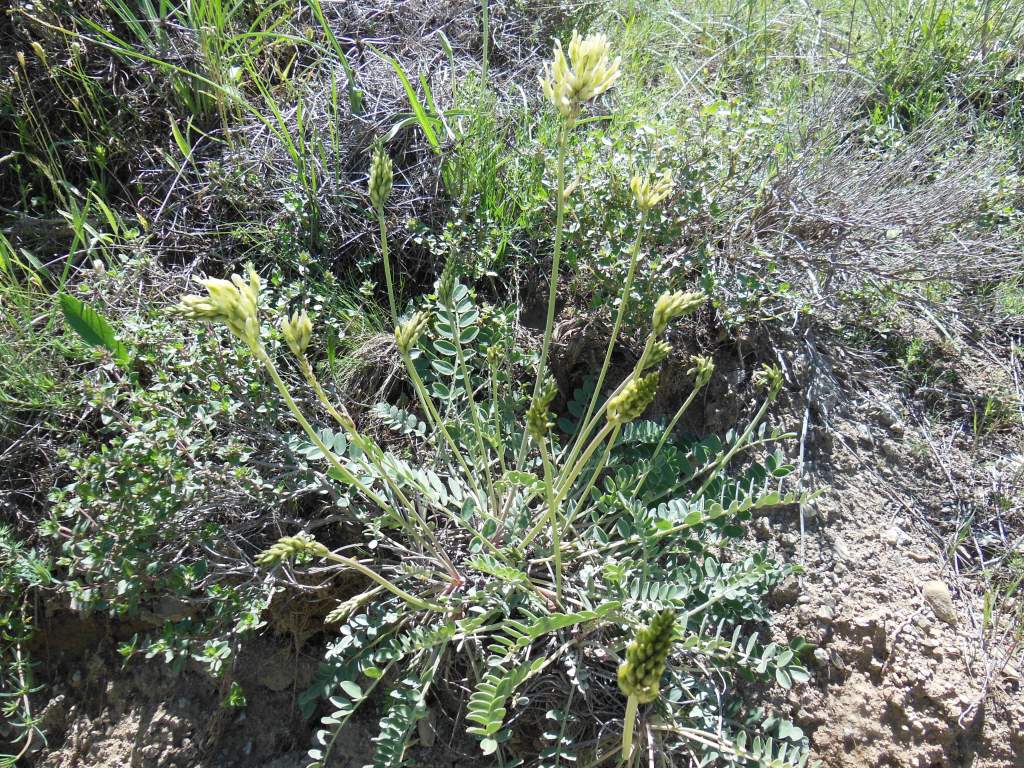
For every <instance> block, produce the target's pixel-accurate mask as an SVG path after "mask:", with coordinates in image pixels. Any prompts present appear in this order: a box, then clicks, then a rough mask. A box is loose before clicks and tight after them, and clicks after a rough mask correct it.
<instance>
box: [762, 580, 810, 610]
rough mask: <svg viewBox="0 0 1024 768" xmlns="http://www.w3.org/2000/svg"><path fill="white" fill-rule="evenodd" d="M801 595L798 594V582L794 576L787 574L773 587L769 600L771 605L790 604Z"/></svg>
mask: <svg viewBox="0 0 1024 768" xmlns="http://www.w3.org/2000/svg"><path fill="white" fill-rule="evenodd" d="M800 597H802V595H801V594H800V582H799V581H797V579H796V576H787V577H786V578H785V580H784V581H783V582H782V583H781V584H779V585H778V586H777V587H775V589H774V591H773V592H772V593H771V596H770V598H769V599H770V601H771V603H772V605H773V606H776V607H778V606H783V605H792V604H793V603H795V602H796V601H797V600H798V599H799V598H800Z"/></svg>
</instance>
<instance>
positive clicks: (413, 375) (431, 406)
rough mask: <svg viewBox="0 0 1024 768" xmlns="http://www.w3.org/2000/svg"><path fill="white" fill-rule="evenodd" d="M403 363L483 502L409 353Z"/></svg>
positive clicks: (464, 461) (466, 465)
mask: <svg viewBox="0 0 1024 768" xmlns="http://www.w3.org/2000/svg"><path fill="white" fill-rule="evenodd" d="M402 362H404V363H405V369H406V370H407V371H408V372H409V378H410V379H412V384H413V389H415V390H416V395H417V397H418V398H419V401H420V405H422V406H423V409H424V410H425V411H426V412H427V414H428V415H429V417H430V419H431V420H432V421H433V422H434V426H435V427H436V428H437V429H438V430H439V431H440V432H441V435H442V436H443V437H444V439H445V442H446V443H447V444H448V448H449V449H450V450H451V452H452V455H454V456H455V458H456V460H457V461H458V462H459V465H460V466H461V467H462V471H463V472H464V473H465V475H466V480H468V481H469V484H470V486H472V488H473V492H474V493H475V494H476V495H477V496H478V497H479V498H478V501H482V500H483V497H482V494H481V492H480V486H479V485H478V484H477V482H476V476H475V475H474V474H473V472H472V471H471V470H470V468H469V464H468V463H467V462H466V458H465V457H464V456H463V455H462V451H460V450H459V447H458V445H456V443H455V440H454V439H453V438H452V436H451V434H450V433H449V432H448V428H447V427H445V425H444V422H443V421H442V420H441V414H439V413H438V412H437V408H435V407H434V403H433V401H432V400H431V399H430V395H429V394H428V393H427V388H426V386H425V385H424V384H423V379H421V378H420V374H419V372H418V371H417V370H416V366H415V365H413V362H412V358H411V357H409V354H408V353H403V354H402Z"/></svg>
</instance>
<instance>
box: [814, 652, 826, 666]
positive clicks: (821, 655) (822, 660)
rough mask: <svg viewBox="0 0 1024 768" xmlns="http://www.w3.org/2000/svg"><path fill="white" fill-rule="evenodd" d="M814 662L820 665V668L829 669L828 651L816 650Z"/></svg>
mask: <svg viewBox="0 0 1024 768" xmlns="http://www.w3.org/2000/svg"><path fill="white" fill-rule="evenodd" d="M814 660H815V661H816V662H817V663H818V666H819V667H827V666H828V662H829V656H828V651H826V650H825V649H824V648H815V649H814Z"/></svg>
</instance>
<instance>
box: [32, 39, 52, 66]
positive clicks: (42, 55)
mask: <svg viewBox="0 0 1024 768" xmlns="http://www.w3.org/2000/svg"><path fill="white" fill-rule="evenodd" d="M32 50H33V51H34V52H35V54H36V58H38V59H39V61H41V62H42V63H43V66H44V67H46V68H47V69H49V68H50V62H49V61H47V59H46V51H44V50H43V46H41V45H40V44H39V43H38V42H36V41H35V40H33V41H32Z"/></svg>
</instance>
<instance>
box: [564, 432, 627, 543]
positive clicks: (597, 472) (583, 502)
mask: <svg viewBox="0 0 1024 768" xmlns="http://www.w3.org/2000/svg"><path fill="white" fill-rule="evenodd" d="M619 429H620V427H616V428H615V429H614V430H613V431H612V436H611V439H610V440H609V441H608V444H607V445H605V447H604V453H602V454H601V460H600V461H598V462H597V466H596V467H595V468H594V473H593V474H592V475H591V476H590V480H589V481H588V482H587V484H586V486H585V487H584V488H583V493H581V494H580V495H579V497H578V498H577V500H576V506H575V507H573V510H572V514H571V515H570V516H569V519H568V522H567V525H572V524H573V523H574V522H575V521H576V520H577V519H579V516H580V514H582V512H583V510H584V509H586V508H587V500H588V499H589V498H590V489H591V488H593V487H594V485H595V484H596V483H597V479H598V478H599V477H600V476H601V472H602V471H604V468H605V466H606V465H607V464H608V457H609V456H610V455H611V452H612V447H613V446H614V445H615V440H616V439H617V438H618V436H619Z"/></svg>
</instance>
